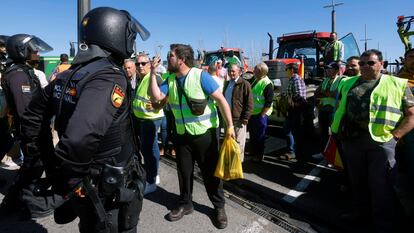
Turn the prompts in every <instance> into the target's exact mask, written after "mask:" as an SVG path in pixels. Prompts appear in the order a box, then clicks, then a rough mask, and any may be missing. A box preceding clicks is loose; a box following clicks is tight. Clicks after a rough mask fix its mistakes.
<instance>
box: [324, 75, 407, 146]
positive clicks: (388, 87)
mask: <svg viewBox="0 0 414 233" xmlns="http://www.w3.org/2000/svg"><path fill="white" fill-rule="evenodd" d="M359 78H360V77H359V76H355V77H352V78H349V79H345V80H343V82H342V83H341V87H342V89H341V94H342V96H343V98H342V99H341V102H340V104H339V108H338V110H337V111H336V112H335V116H334V120H333V122H332V127H331V128H332V132H333V133H338V131H339V126H340V123H341V119H342V117H343V115H344V114H345V111H346V101H347V98H346V96H347V95H348V92H349V90H350V89H351V88H352V86H353V85H354V83H355V82H356V81H357V80H358V79H359ZM406 87H407V80H406V79H400V78H397V77H394V76H391V75H382V77H381V79H380V81H379V83H378V85H377V86H376V87H375V88H374V90H373V91H372V93H371V98H370V111H369V118H370V119H369V124H368V130H369V132H370V134H371V137H372V139H373V140H374V141H377V142H388V141H390V140H391V139H392V138H393V136H392V134H391V132H392V131H393V130H394V129H395V127H396V126H397V124H398V123H399V122H400V121H401V119H402V118H403V110H402V99H403V97H404V93H405V88H406Z"/></svg>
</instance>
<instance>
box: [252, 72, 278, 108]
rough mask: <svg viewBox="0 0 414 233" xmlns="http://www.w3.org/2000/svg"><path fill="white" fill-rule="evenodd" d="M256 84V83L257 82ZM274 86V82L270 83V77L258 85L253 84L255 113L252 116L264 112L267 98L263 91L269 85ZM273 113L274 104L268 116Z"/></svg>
mask: <svg viewBox="0 0 414 233" xmlns="http://www.w3.org/2000/svg"><path fill="white" fill-rule="evenodd" d="M255 82H256V81H255ZM269 84H272V86H273V83H272V81H270V79H269V77H267V76H266V77H264V78H262V79H260V80H259V82H257V83H256V84H254V83H253V84H252V87H253V88H252V93H253V112H252V115H257V114H259V113H261V112H262V109H263V107H264V104H265V98H264V96H263V91H264V89H265V88H266V86H267V85H269ZM272 111H273V102H272V105H270V108H269V110H267V112H266V115H268V116H270V114H272Z"/></svg>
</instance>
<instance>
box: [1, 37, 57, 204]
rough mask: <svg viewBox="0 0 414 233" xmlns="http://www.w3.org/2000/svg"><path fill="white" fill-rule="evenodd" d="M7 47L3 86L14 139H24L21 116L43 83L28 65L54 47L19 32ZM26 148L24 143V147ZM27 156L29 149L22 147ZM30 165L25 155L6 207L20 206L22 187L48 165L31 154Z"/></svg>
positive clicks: (29, 157) (8, 42) (9, 193)
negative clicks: (28, 62)
mask: <svg viewBox="0 0 414 233" xmlns="http://www.w3.org/2000/svg"><path fill="white" fill-rule="evenodd" d="M6 49H7V53H8V59H9V60H10V62H9V61H8V63H10V66H8V67H7V69H6V71H5V73H4V77H3V78H2V80H1V85H2V88H3V91H4V94H5V97H6V100H7V106H8V109H9V110H8V111H9V114H11V116H12V122H13V123H12V132H13V136H14V140H16V141H20V138H21V117H22V116H23V112H24V109H25V108H26V107H27V106H28V104H29V102H30V101H31V99H32V95H34V94H35V93H37V92H39V90H40V89H41V88H40V82H39V79H38V77H37V76H36V75H35V73H34V71H33V68H32V67H31V66H29V65H28V64H27V61H29V60H35V59H39V56H38V53H40V52H48V51H51V50H53V49H52V47H50V46H49V45H48V44H46V43H45V42H44V41H42V40H41V39H39V38H38V37H36V36H33V35H27V34H16V35H13V36H11V37H9V38H8V40H7V44H6ZM45 132H46V134H45V137H44V138H46V137H49V138H51V133H50V131H49V132H47V131H45ZM21 147H22V148H24V146H21ZM52 149H53V144H49V145H48V146H46V144H45V146H44V147H42V153H41V154H47V152H46V150H49V151H50V150H52ZM22 152H23V155H24V154H25V150H24V149H23V150H22ZM25 159H26V160H27V162H26V165H28V164H31V166H30V168H29V167H27V166H25V165H22V164H21V163H22V162H23V161H22V158H20V161H19V163H20V164H19V165H21V169H20V170H19V176H18V178H17V179H16V181H15V183H14V185H12V187H11V188H10V190H9V192H8V194H7V195H6V197H5V198H4V200H3V202H2V209H3V210H4V208H6V209H7V207H10V208H12V209H18V208H17V207H16V205H17V203H19V202H18V198H19V197H20V195H18V194H19V192H20V191H21V189H22V188H24V187H26V186H27V185H29V184H30V183H31V181H33V180H35V179H37V178H40V177H41V176H42V173H43V171H44V170H43V169H44V164H42V163H41V161H40V160H39V159H40V157H39V156H36V157H35V158H34V157H31V155H28V156H27V158H25Z"/></svg>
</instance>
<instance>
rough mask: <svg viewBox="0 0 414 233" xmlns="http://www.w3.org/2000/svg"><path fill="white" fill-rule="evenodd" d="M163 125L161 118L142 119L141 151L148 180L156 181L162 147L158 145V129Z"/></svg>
mask: <svg viewBox="0 0 414 233" xmlns="http://www.w3.org/2000/svg"><path fill="white" fill-rule="evenodd" d="M160 125H161V118H160V119H156V120H147V119H145V120H144V119H140V138H141V151H142V155H143V156H144V168H145V171H146V173H147V182H148V183H150V184H154V183H155V177H156V176H157V175H158V168H159V163H160V149H159V147H158V135H157V131H158V129H159V128H160Z"/></svg>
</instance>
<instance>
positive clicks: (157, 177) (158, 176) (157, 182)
mask: <svg viewBox="0 0 414 233" xmlns="http://www.w3.org/2000/svg"><path fill="white" fill-rule="evenodd" d="M159 183H160V175H157V176H156V177H155V184H159Z"/></svg>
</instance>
